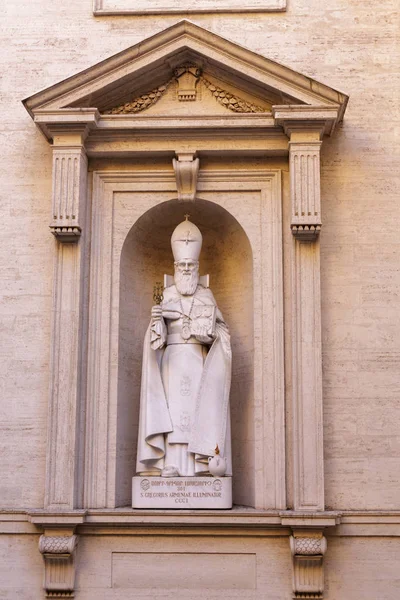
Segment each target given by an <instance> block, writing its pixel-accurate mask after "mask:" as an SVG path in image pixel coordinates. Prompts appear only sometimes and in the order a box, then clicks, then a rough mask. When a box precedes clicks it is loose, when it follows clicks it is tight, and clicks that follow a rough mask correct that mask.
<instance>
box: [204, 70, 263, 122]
mask: <svg viewBox="0 0 400 600" xmlns="http://www.w3.org/2000/svg"><path fill="white" fill-rule="evenodd" d="M200 79H201V81H202V83H204V85H205V86H206V88H207V89H208V90H209V91H210V92H211V94H212V95H213V97H214V98H215V100H216V101H217V102H219V104H222V106H224V107H225V108H228V109H229V110H231V111H233V112H237V113H265V112H268V110H267V109H266V108H263V107H262V106H257V105H256V104H252V103H251V102H247V101H246V100H243V99H242V98H239V97H238V96H235V95H234V94H231V93H230V92H227V91H226V90H224V89H222V88H220V87H218V86H216V85H214V84H213V83H211V81H208V79H206V78H205V77H203V76H202V77H200Z"/></svg>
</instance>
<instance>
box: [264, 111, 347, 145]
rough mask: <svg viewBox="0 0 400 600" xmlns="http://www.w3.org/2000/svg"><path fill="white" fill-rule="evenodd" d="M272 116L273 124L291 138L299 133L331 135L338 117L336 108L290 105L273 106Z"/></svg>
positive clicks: (320, 136)
mask: <svg viewBox="0 0 400 600" xmlns="http://www.w3.org/2000/svg"><path fill="white" fill-rule="evenodd" d="M272 114H273V117H274V119H275V124H276V125H278V126H280V127H282V128H283V130H284V132H285V133H286V135H287V136H288V137H290V138H292V136H293V134H296V133H299V132H310V133H311V132H312V133H314V134H316V135H318V136H319V138H320V139H322V137H323V136H324V135H332V133H333V130H334V128H335V125H336V123H337V121H338V117H339V108H338V107H337V106H329V105H324V106H310V105H307V104H292V105H288V106H273V107H272Z"/></svg>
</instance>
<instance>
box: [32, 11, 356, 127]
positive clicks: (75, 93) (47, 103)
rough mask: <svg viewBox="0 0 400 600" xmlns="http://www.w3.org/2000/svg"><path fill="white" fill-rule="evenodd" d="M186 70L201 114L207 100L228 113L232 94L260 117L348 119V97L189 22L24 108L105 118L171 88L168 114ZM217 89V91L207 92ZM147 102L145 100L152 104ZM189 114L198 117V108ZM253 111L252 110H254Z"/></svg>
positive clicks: (166, 102) (35, 97)
mask: <svg viewBox="0 0 400 600" xmlns="http://www.w3.org/2000/svg"><path fill="white" fill-rule="evenodd" d="M188 65H189V66H190V65H192V66H194V67H197V68H198V69H199V72H200V80H199V81H198V82H197V84H196V88H197V89H198V92H199V94H198V97H197V98H196V99H197V100H200V103H199V104H198V107H199V110H200V111H201V112H202V111H203V110H204V109H206V111H207V112H210V111H212V107H213V104H212V103H211V102H209V101H207V97H208V96H209V98H208V100H210V101H211V100H212V98H214V109H215V111H214V112H215V114H219V113H220V112H221V111H226V110H229V109H228V108H226V107H227V106H230V105H232V104H233V103H230V100H232V98H231V97H232V96H233V97H236V98H237V100H238V101H243V102H244V104H243V106H244V108H246V106H247V105H248V106H249V107H251V106H252V105H253V106H255V107H259V108H260V112H264V111H265V112H268V111H270V110H271V107H272V106H274V105H293V104H294V105H301V104H305V105H314V106H339V107H340V108H341V111H340V112H341V113H343V110H344V107H345V104H346V100H347V97H346V96H345V95H344V94H341V93H340V92H338V91H336V90H333V89H332V88H329V87H328V86H326V85H324V84H321V83H318V82H317V81H315V80H313V79H311V78H309V77H306V76H304V75H302V74H300V73H297V72H295V71H293V70H292V69H289V68H288V67H285V66H283V65H280V64H278V63H276V62H274V61H271V60H269V59H268V58H265V57H262V56H260V55H258V54H255V53H254V52H251V51H250V50H247V49H245V48H243V47H241V46H239V45H237V44H234V43H232V42H230V41H228V40H226V39H224V38H222V37H220V36H217V35H215V34H214V33H211V32H209V31H207V30H205V29H203V28H201V27H199V26H197V25H194V24H193V23H191V22H189V21H181V22H180V23H177V24H176V25H173V26H172V27H170V28H168V29H166V30H164V31H162V32H160V33H158V34H156V35H154V36H152V37H151V38H148V39H147V40H145V41H143V42H140V43H139V44H137V45H135V46H132V47H131V48H128V49H127V50H124V51H123V52H120V53H119V54H117V55H115V56H112V57H111V58H109V59H107V60H105V61H103V62H101V63H98V64H96V65H94V66H92V67H90V68H89V69H86V70H85V71H82V72H81V73H78V74H77V75H74V76H72V77H70V78H69V79H66V80H64V81H62V82H60V83H58V84H56V85H54V86H52V87H50V88H47V89H46V90H43V91H42V92H39V93H37V94H35V95H33V96H31V97H30V98H27V99H26V100H25V101H24V105H25V107H26V108H27V110H28V111H29V112H30V113H31V114H32V115H33V114H34V113H35V111H37V110H40V109H46V110H57V109H65V108H72V107H73V108H96V109H98V111H99V112H100V113H106V112H109V111H112V110H113V109H118V107H121V106H123V105H125V104H129V103H132V102H135V101H138V100H139V99H140V98H141V97H142V96H149V95H150V94H154V93H157V90H159V88H163V86H167V90H164V89H162V90H161V91H162V93H161V96H162V97H163V99H164V102H163V104H164V106H165V109H166V110H172V109H171V102H173V101H174V100H173V96H174V97H175V98H176V97H177V91H178V83H179V81H178V79H177V76H176V73H177V70H179V69H181V68H182V67H185V66H188ZM212 86H214V87H215V88H217V89H215V90H214V89H210V87H212ZM154 90H156V92H154ZM159 91H160V90H159ZM211 92H212V93H211ZM224 92H225V93H227V94H228V95H229V96H228V98H227V97H226V96H225V104H224V102H223V101H222V102H221V101H219V99H220V98H221V99H223V98H224V96H223V93H224ZM218 94H221V95H218ZM145 100H146V101H147V102H148V100H149V99H148V98H146V99H145ZM201 103H203V104H202V106H200V104H201ZM246 103H247V104H246ZM157 104H160V102H157ZM184 104H185V103H184V102H182V105H181V108H179V109H178V110H180V111H183V112H184V111H185V110H187V105H186V107H183V105H184ZM206 104H207V107H206ZM161 106H162V104H160V107H161ZM177 106H178V104H176V106H175V108H177ZM160 107H159V108H158V109H157V111H156V110H155V103H150V105H149V106H148V107H146V108H145V109H144V110H146V111H150V110H151V111H152V113H154V114H158V111H159V110H160ZM191 111H192V112H191V114H193V106H192V107H191ZM253 111H254V109H253ZM194 112H196V111H194ZM244 112H246V110H244ZM249 112H252V111H251V110H250V109H249ZM149 114H150V112H149Z"/></svg>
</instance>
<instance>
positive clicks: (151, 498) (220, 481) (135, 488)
mask: <svg viewBox="0 0 400 600" xmlns="http://www.w3.org/2000/svg"><path fill="white" fill-rule="evenodd" d="M132 506H133V508H175V509H182V508H185V509H197V508H220V509H224V508H225V509H226V508H228V509H229V508H232V477H215V478H214V477H170V478H169V477H140V476H137V477H133V478H132Z"/></svg>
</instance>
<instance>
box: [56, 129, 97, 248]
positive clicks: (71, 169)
mask: <svg viewBox="0 0 400 600" xmlns="http://www.w3.org/2000/svg"><path fill="white" fill-rule="evenodd" d="M82 135H83V134H82ZM82 135H81V134H79V135H78V133H76V132H74V133H71V132H70V133H69V134H63V135H60V136H58V137H57V138H56V139H57V142H58V143H57V144H53V190H52V216H51V217H52V218H51V222H50V230H51V232H52V234H53V235H54V236H55V237H56V238H57V240H58V241H60V242H77V241H78V239H79V237H80V236H81V232H82V228H83V223H84V215H85V207H86V192H87V189H86V187H87V166H88V159H87V156H86V151H85V148H84V147H83V137H82Z"/></svg>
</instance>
